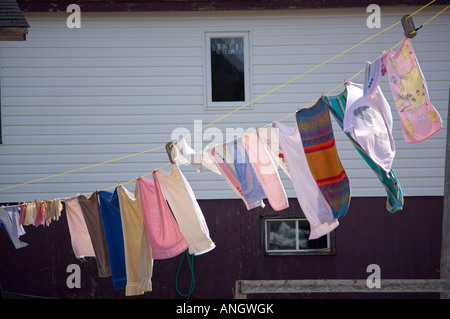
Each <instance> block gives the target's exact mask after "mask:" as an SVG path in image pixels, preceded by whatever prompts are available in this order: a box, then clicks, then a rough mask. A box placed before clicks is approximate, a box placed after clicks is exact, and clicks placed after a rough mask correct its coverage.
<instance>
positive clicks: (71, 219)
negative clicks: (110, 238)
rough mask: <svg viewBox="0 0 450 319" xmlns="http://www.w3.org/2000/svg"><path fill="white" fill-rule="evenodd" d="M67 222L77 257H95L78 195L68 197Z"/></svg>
mask: <svg viewBox="0 0 450 319" xmlns="http://www.w3.org/2000/svg"><path fill="white" fill-rule="evenodd" d="M65 203H66V215H67V224H68V225H69V232H70V238H71V240H72V248H73V252H74V254H75V256H76V257H77V258H83V257H95V253H94V247H93V246H92V241H91V237H90V236H89V232H88V229H87V226H86V222H85V221H84V217H83V212H82V211H81V207H80V204H79V202H78V198H77V197H72V198H69V199H66V201H65Z"/></svg>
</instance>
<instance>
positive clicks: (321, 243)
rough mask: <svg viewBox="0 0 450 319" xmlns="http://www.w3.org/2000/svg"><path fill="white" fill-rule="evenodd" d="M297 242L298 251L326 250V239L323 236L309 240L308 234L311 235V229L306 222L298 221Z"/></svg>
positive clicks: (325, 236)
mask: <svg viewBox="0 0 450 319" xmlns="http://www.w3.org/2000/svg"><path fill="white" fill-rule="evenodd" d="M298 227H299V230H298V241H299V247H298V248H299V249H323V248H328V238H327V235H324V236H322V237H320V238H317V239H313V240H309V239H308V238H309V234H310V233H311V227H310V226H309V223H308V221H307V220H299V221H298Z"/></svg>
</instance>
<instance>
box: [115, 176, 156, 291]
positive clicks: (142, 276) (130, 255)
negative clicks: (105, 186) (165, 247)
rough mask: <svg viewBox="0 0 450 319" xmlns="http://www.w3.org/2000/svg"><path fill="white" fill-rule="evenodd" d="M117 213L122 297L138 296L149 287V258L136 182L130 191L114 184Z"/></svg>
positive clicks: (148, 245)
mask: <svg viewBox="0 0 450 319" xmlns="http://www.w3.org/2000/svg"><path fill="white" fill-rule="evenodd" d="M117 193H118V196H119V205H120V216H121V218H122V229H123V241H124V245H125V265H126V273H127V286H126V288H125V295H126V296H135V295H141V294H143V293H144V292H145V291H151V290H152V282H151V279H152V272H153V259H152V253H151V250H150V244H149V242H148V238H147V234H146V232H145V228H144V221H143V216H142V210H141V202H140V199H139V189H138V187H137V184H136V188H135V192H134V194H132V193H131V192H129V191H128V190H127V189H126V188H125V187H123V185H119V186H117Z"/></svg>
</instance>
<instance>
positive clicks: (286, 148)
mask: <svg viewBox="0 0 450 319" xmlns="http://www.w3.org/2000/svg"><path fill="white" fill-rule="evenodd" d="M274 126H275V127H276V128H277V129H278V134H279V137H280V147H281V148H282V150H283V154H284V157H285V159H286V165H287V168H288V170H289V174H290V176H291V181H292V184H293V186H294V190H295V194H296V195H297V200H298V202H299V203H300V207H301V208H302V211H303V213H304V214H305V217H306V219H307V220H308V222H309V224H310V227H311V233H310V235H309V239H311V240H312V239H317V238H319V237H321V236H323V235H326V234H328V233H329V232H331V231H332V230H333V229H335V228H336V227H338V225H339V222H338V221H337V220H336V219H335V218H334V217H333V212H332V210H331V207H330V205H329V204H328V202H327V201H326V199H325V197H324V196H323V194H322V192H321V191H320V189H319V186H318V185H317V183H316V181H315V180H314V178H313V176H312V174H311V171H310V170H309V167H308V162H307V160H306V156H305V151H304V150H303V146H302V140H301V136H300V133H299V131H298V126H295V127H293V128H291V127H288V126H286V125H284V124H282V123H279V122H278V123H274Z"/></svg>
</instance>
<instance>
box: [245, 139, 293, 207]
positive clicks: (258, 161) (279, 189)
mask: <svg viewBox="0 0 450 319" xmlns="http://www.w3.org/2000/svg"><path fill="white" fill-rule="evenodd" d="M242 143H243V144H244V147H245V149H246V151H247V154H248V157H249V160H250V163H251V164H252V165H253V168H254V169H255V172H256V175H257V176H258V178H259V180H260V182H261V185H262V187H263V190H264V194H265V195H266V197H267V200H268V201H269V203H270V206H272V208H273V209H274V210H276V211H280V210H283V209H285V208H288V207H289V202H288V199H287V196H286V192H285V190H284V187H283V185H282V184H281V179H280V175H279V174H278V171H277V170H276V168H275V163H274V162H273V160H272V158H271V156H270V155H269V153H268V151H267V149H266V147H265V146H264V144H263V143H262V142H261V140H260V139H259V137H258V134H257V133H256V132H255V133H251V134H248V135H245V136H243V137H242Z"/></svg>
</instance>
